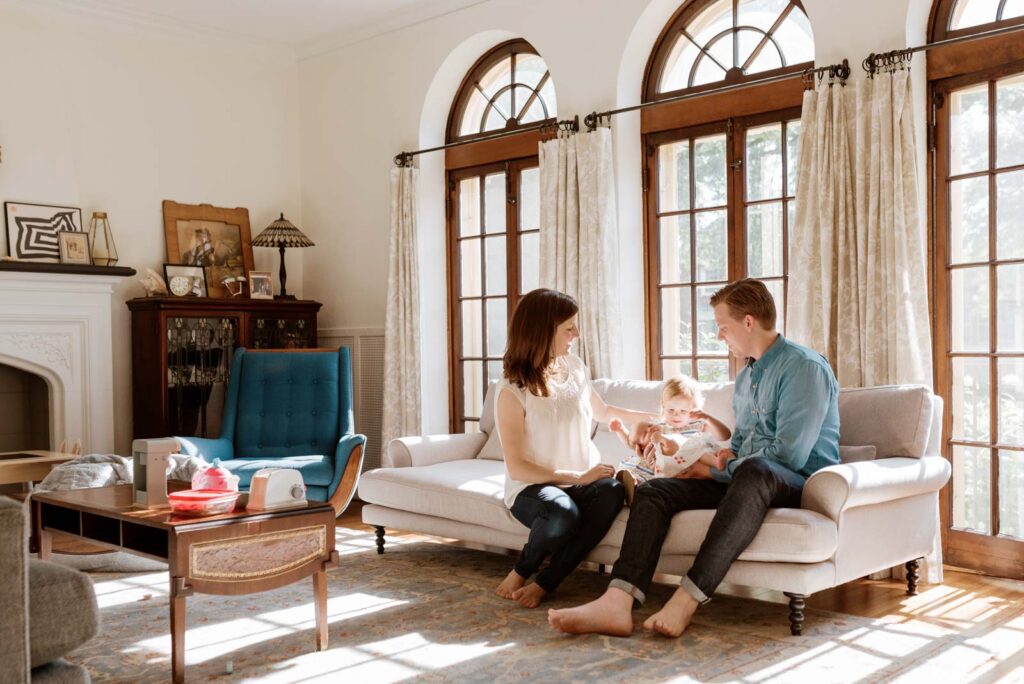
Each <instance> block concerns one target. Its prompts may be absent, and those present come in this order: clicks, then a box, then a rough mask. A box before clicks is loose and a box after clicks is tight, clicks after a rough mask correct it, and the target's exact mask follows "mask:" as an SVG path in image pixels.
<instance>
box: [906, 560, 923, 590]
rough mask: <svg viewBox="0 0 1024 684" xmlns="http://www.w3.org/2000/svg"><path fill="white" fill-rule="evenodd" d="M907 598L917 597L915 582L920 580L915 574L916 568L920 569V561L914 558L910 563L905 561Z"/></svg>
mask: <svg viewBox="0 0 1024 684" xmlns="http://www.w3.org/2000/svg"><path fill="white" fill-rule="evenodd" d="M906 567H907V596H917V580H919V579H920V578H921V576H920V575H918V574H917V570H918V568H920V567H921V559H920V558H915V559H914V560H912V561H907V566H906Z"/></svg>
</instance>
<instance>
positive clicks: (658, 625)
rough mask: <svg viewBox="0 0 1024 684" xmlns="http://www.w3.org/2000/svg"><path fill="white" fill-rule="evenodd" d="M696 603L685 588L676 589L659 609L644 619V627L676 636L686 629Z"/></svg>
mask: <svg viewBox="0 0 1024 684" xmlns="http://www.w3.org/2000/svg"><path fill="white" fill-rule="evenodd" d="M697 606H698V603H697V601H696V600H695V599H694V598H693V597H692V596H690V594H689V592H687V591H686V590H685V589H676V593H675V594H673V595H672V598H670V599H669V600H668V603H666V604H665V605H664V606H662V608H661V610H659V611H658V612H657V613H655V614H654V615H652V616H651V617H649V618H647V619H646V620H644V629H649V630H652V631H654V632H657V633H658V634H661V635H662V636H667V637H677V636H679V635H681V634H682V633H683V631H684V630H686V628H687V627H689V625H690V620H692V619H693V614H694V613H695V612H696V611H697Z"/></svg>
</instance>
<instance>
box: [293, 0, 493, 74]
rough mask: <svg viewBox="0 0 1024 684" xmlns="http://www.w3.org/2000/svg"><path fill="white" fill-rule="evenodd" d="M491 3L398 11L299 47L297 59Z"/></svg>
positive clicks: (456, 2) (445, 2)
mask: <svg viewBox="0 0 1024 684" xmlns="http://www.w3.org/2000/svg"><path fill="white" fill-rule="evenodd" d="M490 1H491V0H435V1H434V2H429V3H425V4H423V5H420V6H418V7H416V8H413V9H404V10H398V11H395V12H392V13H390V14H388V15H387V16H385V17H382V18H380V19H375V20H373V21H370V22H366V23H365V24H360V25H358V26H354V27H350V28H345V29H340V30H338V31H332V32H330V33H328V34H326V35H323V36H319V37H317V38H313V39H311V40H307V41H305V42H303V43H300V44H299V45H298V46H297V47H296V57H297V58H298V60H299V61H302V60H306V59H312V58H314V57H321V56H323V55H326V54H330V53H332V52H337V51H338V50H343V49H345V48H347V47H351V46H352V45H355V44H357V43H362V42H364V41H367V40H372V39H373V38H378V37H380V36H383V35H386V34H388V33H394V32H395V31H401V30H403V29H407V28H411V27H413V26H417V25H419V24H424V23H426V22H429V21H433V20H434V19H440V18H441V17H445V16H448V15H451V14H456V13H458V12H461V11H463V10H467V9H469V8H471V7H476V6H477V5H484V4H486V3H488V2H490Z"/></svg>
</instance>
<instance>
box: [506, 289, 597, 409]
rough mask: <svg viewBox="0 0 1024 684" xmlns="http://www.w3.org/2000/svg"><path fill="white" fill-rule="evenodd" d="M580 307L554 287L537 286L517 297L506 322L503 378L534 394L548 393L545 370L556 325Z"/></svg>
mask: <svg viewBox="0 0 1024 684" xmlns="http://www.w3.org/2000/svg"><path fill="white" fill-rule="evenodd" d="M579 310H580V308H579V306H577V305H576V300H575V299H573V298H572V297H570V296H569V295H567V294H564V293H562V292H558V291H556V290H548V289H545V288H540V289H538V290H533V291H532V292H529V293H527V295H526V296H525V297H523V298H522V299H520V300H519V304H518V305H517V306H516V310H515V311H514V312H513V313H512V322H511V323H509V324H508V345H507V346H506V347H505V357H504V359H503V361H504V369H505V378H506V379H507V380H508V381H509V382H510V383H512V384H514V385H516V386H517V387H520V388H522V389H525V390H527V391H529V392H530V393H531V394H533V395H534V396H538V397H546V396H548V387H547V383H546V382H545V380H544V371H545V370H546V369H547V367H548V366H549V365H550V364H551V359H552V357H551V342H552V341H553V340H554V339H555V331H556V330H557V329H558V326H559V325H561V324H562V323H564V322H566V321H567V320H569V319H570V318H572V317H573V316H575V315H576V314H577V313H578V312H579Z"/></svg>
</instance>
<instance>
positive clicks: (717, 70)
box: [647, 0, 814, 97]
mask: <svg viewBox="0 0 1024 684" xmlns="http://www.w3.org/2000/svg"><path fill="white" fill-rule="evenodd" d="M654 54H655V56H654V60H653V62H652V68H651V73H650V77H649V79H648V88H647V93H648V95H649V96H652V97H657V96H658V95H663V94H666V93H672V92H675V91H680V90H685V89H688V88H695V87H699V86H707V85H709V84H714V83H719V82H721V83H723V84H731V83H738V82H742V81H743V80H746V78H747V77H763V76H764V75H765V74H766V73H768V72H777V71H780V70H788V69H792V70H798V69H803V68H805V67H806V66H807V65H808V63H809V62H813V61H814V37H813V35H812V33H811V24H810V22H809V21H808V20H807V15H805V14H804V11H803V8H802V7H801V6H800V4H799V3H798V2H796V1H795V0H694V2H691V3H688V4H686V5H684V7H683V8H682V9H681V10H680V12H679V13H678V14H677V15H676V17H675V18H674V19H673V21H672V22H671V23H670V24H669V25H668V27H667V28H666V30H665V32H664V33H663V34H662V37H661V39H660V41H659V45H658V47H657V48H656V50H655V53H654ZM755 75H759V76H755Z"/></svg>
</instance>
